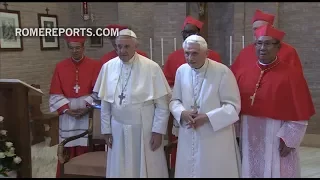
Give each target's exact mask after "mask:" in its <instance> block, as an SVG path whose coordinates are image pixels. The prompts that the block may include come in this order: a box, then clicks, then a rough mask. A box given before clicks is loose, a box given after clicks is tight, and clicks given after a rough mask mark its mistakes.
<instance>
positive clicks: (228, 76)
mask: <svg viewBox="0 0 320 180" xmlns="http://www.w3.org/2000/svg"><path fill="white" fill-rule="evenodd" d="M183 49H184V53H185V57H186V60H187V63H186V64H183V65H181V66H180V67H179V68H178V70H177V73H176V78H175V79H176V80H175V84H174V88H173V93H172V99H171V102H170V105H169V107H170V111H171V113H172V114H173V116H174V117H175V119H176V120H177V121H178V123H179V125H180V130H179V139H178V150H177V159H176V167H175V177H176V178H187V177H196V178H238V177H239V176H240V175H239V170H240V167H239V165H240V161H239V160H240V157H239V149H238V146H237V144H236V137H235V131H234V127H233V123H235V122H236V121H237V120H238V119H239V117H238V114H239V112H240V104H241V103H240V94H239V89H238V86H237V82H236V79H235V77H234V75H233V73H232V72H231V71H230V70H229V68H228V67H226V66H225V65H223V64H221V63H217V62H215V61H211V60H209V59H208V58H207V49H208V48H207V43H206V41H205V39H204V38H202V37H201V36H199V35H191V36H189V37H188V38H187V39H186V40H185V41H184V42H183Z"/></svg>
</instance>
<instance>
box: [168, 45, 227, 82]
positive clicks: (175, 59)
mask: <svg viewBox="0 0 320 180" xmlns="http://www.w3.org/2000/svg"><path fill="white" fill-rule="evenodd" d="M208 58H209V59H211V60H214V61H217V62H221V58H220V55H219V54H218V53H217V52H215V51H212V50H210V49H208ZM184 63H186V59H185V57H184V50H183V48H181V49H178V50H176V51H175V52H173V53H171V54H170V55H169V56H168V59H167V61H166V63H165V64H164V67H163V73H164V75H165V76H166V79H167V81H168V83H169V85H170V86H173V85H174V79H175V77H176V72H177V69H178V68H179V67H180V66H181V65H182V64H184Z"/></svg>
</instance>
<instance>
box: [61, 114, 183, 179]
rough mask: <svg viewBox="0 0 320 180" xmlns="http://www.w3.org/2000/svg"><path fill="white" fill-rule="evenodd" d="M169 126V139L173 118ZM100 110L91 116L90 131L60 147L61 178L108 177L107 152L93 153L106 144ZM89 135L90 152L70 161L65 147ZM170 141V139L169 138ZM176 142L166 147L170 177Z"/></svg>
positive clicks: (172, 174)
mask: <svg viewBox="0 0 320 180" xmlns="http://www.w3.org/2000/svg"><path fill="white" fill-rule="evenodd" d="M170 119H171V120H169V125H168V127H169V128H168V137H170V136H172V133H171V132H172V122H173V121H172V116H171V117H170ZM100 126H101V122H100V110H97V109H95V110H94V111H93V112H92V113H90V116H89V129H88V130H87V131H85V132H83V133H82V134H79V135H77V136H73V137H69V138H67V139H65V140H64V141H63V142H61V143H60V144H59V146H58V159H59V162H60V163H61V167H60V177H61V178H68V177H69V178H76V177H77V178H79V177H83V178H88V177H93V178H105V176H106V161H107V152H106V151H96V152H94V151H93V145H94V144H105V140H104V138H103V135H101V129H100ZM85 135H88V145H89V152H88V153H85V154H82V155H80V156H77V157H74V158H72V159H69V157H68V154H67V151H66V150H65V149H64V145H65V144H67V143H68V142H70V141H73V140H75V139H78V138H80V137H83V136H85ZM169 140H170V138H169ZM176 145H177V143H176V142H170V141H169V143H168V144H167V145H165V147H164V151H165V154H166V159H167V165H168V171H169V176H170V177H173V176H174V168H170V151H171V149H172V148H174V147H176Z"/></svg>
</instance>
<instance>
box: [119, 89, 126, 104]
mask: <svg viewBox="0 0 320 180" xmlns="http://www.w3.org/2000/svg"><path fill="white" fill-rule="evenodd" d="M118 97H119V99H120V105H122V100H123V99H124V98H126V96H125V95H124V94H123V92H121V94H120V95H119V96H118Z"/></svg>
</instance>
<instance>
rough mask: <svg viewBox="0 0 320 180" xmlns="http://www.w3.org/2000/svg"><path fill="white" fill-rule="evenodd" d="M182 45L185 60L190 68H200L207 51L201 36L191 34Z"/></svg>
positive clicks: (206, 45)
mask: <svg viewBox="0 0 320 180" xmlns="http://www.w3.org/2000/svg"><path fill="white" fill-rule="evenodd" d="M182 47H183V49H184V55H185V58H186V61H187V63H188V64H189V65H190V66H191V67H192V68H200V67H202V66H203V64H204V63H205V61H206V58H207V53H208V44H207V42H206V40H205V39H204V38H203V37H201V36H199V35H191V36H189V37H187V38H186V40H185V41H184V42H183V44H182Z"/></svg>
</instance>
